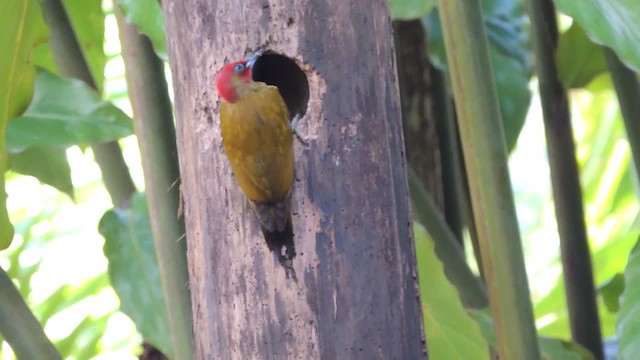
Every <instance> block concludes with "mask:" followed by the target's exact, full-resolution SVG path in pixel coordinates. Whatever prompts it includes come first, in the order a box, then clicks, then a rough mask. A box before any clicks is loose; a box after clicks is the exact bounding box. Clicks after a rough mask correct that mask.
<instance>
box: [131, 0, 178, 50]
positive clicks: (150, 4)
mask: <svg viewBox="0 0 640 360" xmlns="http://www.w3.org/2000/svg"><path fill="white" fill-rule="evenodd" d="M119 3H120V10H122V14H123V15H124V18H125V19H126V20H127V22H128V23H129V24H133V25H135V26H136V27H137V28H138V31H139V32H140V33H142V34H144V35H146V36H147V37H149V39H150V40H151V44H152V45H153V49H154V50H155V51H156V54H158V56H159V57H160V58H161V59H162V60H165V61H166V60H167V45H166V44H165V37H164V35H165V34H164V16H163V14H162V9H161V8H160V3H159V2H158V1H156V0H120V1H119Z"/></svg>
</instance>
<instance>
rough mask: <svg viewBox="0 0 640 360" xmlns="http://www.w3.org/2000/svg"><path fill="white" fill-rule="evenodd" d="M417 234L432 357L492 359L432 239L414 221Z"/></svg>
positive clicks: (421, 282) (419, 273) (419, 267)
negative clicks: (438, 256) (450, 280)
mask: <svg viewBox="0 0 640 360" xmlns="http://www.w3.org/2000/svg"><path fill="white" fill-rule="evenodd" d="M414 234H415V240H416V254H417V258H418V278H419V279H420V284H421V286H420V298H421V300H422V302H423V309H424V323H425V332H426V334H427V347H428V349H429V356H430V358H432V359H478V360H482V359H489V347H488V345H487V342H486V341H485V340H484V339H483V338H482V335H481V334H480V330H479V328H478V325H477V324H476V323H475V322H474V321H473V319H472V318H471V317H470V316H469V315H468V314H467V312H466V311H465V309H464V307H463V306H462V303H461V302H460V298H459V296H458V291H457V290H456V289H455V288H454V287H453V285H451V284H450V283H449V281H448V280H447V277H446V276H445V273H444V267H443V266H442V263H441V262H440V260H439V259H438V258H437V256H436V254H435V248H434V243H433V240H432V239H431V238H430V237H429V234H428V233H427V231H426V230H425V229H424V227H422V225H420V224H418V223H415V224H414Z"/></svg>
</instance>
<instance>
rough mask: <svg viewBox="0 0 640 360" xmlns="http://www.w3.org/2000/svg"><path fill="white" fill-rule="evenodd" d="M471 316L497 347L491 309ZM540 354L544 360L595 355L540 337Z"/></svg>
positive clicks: (588, 359)
mask: <svg viewBox="0 0 640 360" xmlns="http://www.w3.org/2000/svg"><path fill="white" fill-rule="evenodd" d="M469 313H470V315H471V316H472V317H473V319H474V320H475V321H476V322H477V323H478V325H479V326H480V332H481V333H482V336H483V337H484V338H485V339H486V341H487V342H488V343H489V344H490V345H491V347H493V348H496V347H497V340H496V333H495V330H494V328H493V319H492V318H491V312H490V310H489V309H483V310H469ZM538 342H539V344H540V353H541V354H542V359H544V360H592V359H593V355H591V353H590V352H589V351H588V350H586V349H585V348H583V347H581V346H580V345H578V344H575V343H572V342H569V341H563V340H560V339H552V338H547V337H539V338H538Z"/></svg>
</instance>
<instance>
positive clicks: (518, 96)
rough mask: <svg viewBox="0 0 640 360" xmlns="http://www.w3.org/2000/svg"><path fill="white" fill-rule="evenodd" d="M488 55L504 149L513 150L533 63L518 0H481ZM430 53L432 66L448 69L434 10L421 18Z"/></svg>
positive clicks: (528, 96)
mask: <svg viewBox="0 0 640 360" xmlns="http://www.w3.org/2000/svg"><path fill="white" fill-rule="evenodd" d="M482 6H483V12H484V16H485V26H486V30H487V37H488V39H489V55H490V57H491V64H492V69H493V75H494V80H495V83H496V88H497V91H498V100H499V102H500V112H501V114H502V122H503V128H504V135H505V140H506V143H507V149H509V150H512V149H513V147H514V146H515V144H516V141H517V140H518V136H519V135H520V130H522V126H523V125H524V120H525V117H526V115H527V111H528V110H529V102H530V101H531V92H530V91H529V80H530V79H531V75H532V64H531V59H530V55H529V47H528V39H529V35H528V29H527V28H526V27H525V24H526V16H525V13H524V10H523V8H522V6H521V5H520V4H519V1H518V0H508V1H498V0H483V1H482ZM423 24H424V25H425V27H426V29H427V43H428V46H429V56H430V58H431V61H432V62H433V64H434V65H436V66H437V67H439V68H440V69H443V70H446V69H447V66H446V64H447V58H446V53H445V49H444V40H443V37H442V28H441V26H440V18H439V16H438V12H437V11H433V12H432V13H431V14H429V15H428V16H426V17H424V18H423Z"/></svg>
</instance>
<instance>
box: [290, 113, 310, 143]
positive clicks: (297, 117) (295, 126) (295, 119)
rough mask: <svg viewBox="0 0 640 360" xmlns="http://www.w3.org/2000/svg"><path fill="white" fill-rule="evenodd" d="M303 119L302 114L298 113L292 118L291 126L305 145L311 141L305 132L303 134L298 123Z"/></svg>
mask: <svg viewBox="0 0 640 360" xmlns="http://www.w3.org/2000/svg"><path fill="white" fill-rule="evenodd" d="M301 120H302V116H300V114H296V115H295V116H294V117H293V119H291V123H290V124H289V127H290V128H291V131H292V132H293V133H294V134H295V135H296V136H297V137H298V139H300V142H301V143H303V144H304V145H309V141H307V139H306V138H305V136H304V134H302V132H301V131H300V129H298V125H299V124H300V121H301Z"/></svg>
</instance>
